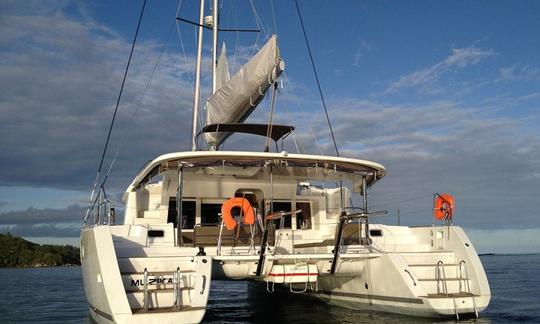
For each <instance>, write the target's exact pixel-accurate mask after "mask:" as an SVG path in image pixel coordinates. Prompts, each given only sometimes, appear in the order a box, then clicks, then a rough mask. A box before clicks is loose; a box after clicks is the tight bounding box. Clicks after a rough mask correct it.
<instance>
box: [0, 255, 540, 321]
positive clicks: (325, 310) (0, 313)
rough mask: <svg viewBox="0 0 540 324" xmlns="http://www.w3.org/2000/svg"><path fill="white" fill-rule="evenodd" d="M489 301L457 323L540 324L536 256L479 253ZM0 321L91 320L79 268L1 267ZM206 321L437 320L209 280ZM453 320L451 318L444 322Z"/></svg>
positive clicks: (539, 267) (539, 258)
mask: <svg viewBox="0 0 540 324" xmlns="http://www.w3.org/2000/svg"><path fill="white" fill-rule="evenodd" d="M481 259H482V263H483V264H484V268H485V269H486V272H487V276H488V279H489V283H490V286H491V294H492V297H491V303H490V305H489V307H488V308H487V309H486V310H485V311H484V312H482V313H481V314H480V318H479V319H477V320H474V319H468V320H464V321H461V322H462V323H472V322H474V323H512V322H528V323H540V254H529V255H485V256H482V257H481ZM0 283H1V286H2V288H1V289H0V323H12V322H18V323H24V322H36V323H60V322H61V323H84V322H86V323H92V321H91V319H90V318H89V316H88V310H87V304H86V299H85V296H84V291H83V286H82V281H81V273H80V268H79V267H65V268H35V269H0ZM204 322H205V323H265V322H275V323H317V322H318V323H362V322H376V323H377V322H379V323H404V322H405V323H407V322H408V323H418V322H420V323H441V322H444V321H441V320H433V319H422V318H416V317H406V316H399V315H389V314H382V313H366V312H361V311H355V310H350V309H345V308H341V307H337V306H329V305H327V304H325V303H323V302H320V301H318V300H317V299H314V298H311V297H306V296H303V295H291V294H289V293H283V292H276V293H274V294H268V293H267V292H266V289H265V288H264V286H262V285H260V284H253V283H251V284H248V283H246V282H244V281H214V282H213V283H212V287H211V293H210V299H209V303H208V309H207V311H206V315H205V318H204ZM446 322H447V323H453V322H454V321H453V320H452V319H449V320H448V321H446Z"/></svg>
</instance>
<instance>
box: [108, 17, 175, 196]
mask: <svg viewBox="0 0 540 324" xmlns="http://www.w3.org/2000/svg"><path fill="white" fill-rule="evenodd" d="M173 27H174V25H173V24H171V27H170V28H169V32H168V33H167V37H166V38H165V41H164V42H163V45H162V46H161V50H160V52H159V55H158V58H157V59H156V62H155V63H154V66H153V68H152V72H151V73H150V77H149V78H148V81H147V82H146V85H145V87H144V90H143V92H142V93H141V96H140V98H139V101H138V102H137V105H136V106H135V110H134V112H133V114H132V115H131V118H130V120H129V122H128V125H129V126H128V127H127V128H128V129H129V128H131V126H132V125H133V123H134V120H135V116H136V115H137V113H138V112H139V109H140V107H141V104H142V102H143V100H144V97H145V96H146V92H147V91H148V88H149V87H150V83H151V82H152V79H153V78H154V74H155V72H156V70H157V67H158V66H159V62H160V60H161V57H162V56H163V53H164V52H165V48H166V46H167V43H168V41H169V38H170V37H171V34H172V31H173ZM126 143H127V133H124V135H123V137H122V139H121V140H120V144H118V147H117V148H116V152H115V154H114V157H113V159H112V161H111V163H110V165H109V168H108V170H107V173H106V175H105V178H104V179H103V182H102V183H101V186H104V185H105V183H106V181H107V178H108V177H109V175H110V173H111V170H112V168H113V166H114V164H115V162H116V160H117V158H118V155H119V153H120V150H121V148H122V147H124V145H125V144H126Z"/></svg>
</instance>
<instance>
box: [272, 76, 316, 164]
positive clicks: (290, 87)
mask: <svg viewBox="0 0 540 324" xmlns="http://www.w3.org/2000/svg"><path fill="white" fill-rule="evenodd" d="M282 75H283V79H284V80H285V82H286V83H287V84H288V87H287V86H286V87H285V89H286V90H287V91H288V92H289V94H290V95H291V96H292V97H293V98H295V99H298V96H297V95H296V93H295V92H294V90H293V87H292V84H291V81H290V80H289V77H288V76H287V72H285V71H283V73H282ZM295 101H296V102H297V103H298V107H299V108H300V111H301V112H302V114H306V112H305V110H304V106H303V105H302V101H301V100H295ZM307 128H308V130H309V133H310V135H311V137H312V138H313V142H314V143H315V146H317V149H318V150H319V153H320V154H321V155H324V153H323V151H322V148H321V146H320V145H319V141H318V140H317V137H316V136H315V132H314V131H313V128H311V126H309V124H308V125H307ZM293 134H294V133H293ZM301 146H302V145H301ZM302 149H303V146H302ZM304 151H305V150H304Z"/></svg>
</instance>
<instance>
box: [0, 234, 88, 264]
mask: <svg viewBox="0 0 540 324" xmlns="http://www.w3.org/2000/svg"><path fill="white" fill-rule="evenodd" d="M79 264H81V262H80V258H79V248H77V247H74V246H71V245H47V244H44V245H40V244H36V243H32V242H29V241H27V240H25V239H23V238H21V237H16V236H12V235H11V234H10V233H7V234H0V268H31V267H57V266H67V265H79Z"/></svg>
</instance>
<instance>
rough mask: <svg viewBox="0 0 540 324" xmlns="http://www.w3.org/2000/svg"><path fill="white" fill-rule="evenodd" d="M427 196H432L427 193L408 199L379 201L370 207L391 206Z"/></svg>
mask: <svg viewBox="0 0 540 324" xmlns="http://www.w3.org/2000/svg"><path fill="white" fill-rule="evenodd" d="M427 197H433V194H428V195H422V196H416V197H412V198H408V199H402V200H398V201H391V202H389V203H380V204H375V205H372V206H371V207H372V208H375V207H379V206H381V207H385V206H393V205H397V204H401V203H406V202H410V201H414V200H420V199H423V198H427Z"/></svg>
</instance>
